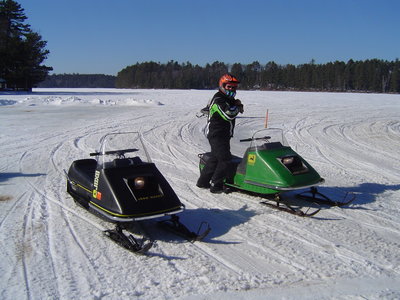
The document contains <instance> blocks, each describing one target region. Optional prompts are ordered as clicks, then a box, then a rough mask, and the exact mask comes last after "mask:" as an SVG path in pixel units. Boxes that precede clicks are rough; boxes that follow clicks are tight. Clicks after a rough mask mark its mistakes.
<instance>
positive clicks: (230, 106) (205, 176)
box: [197, 91, 239, 188]
mask: <svg viewBox="0 0 400 300" xmlns="http://www.w3.org/2000/svg"><path fill="white" fill-rule="evenodd" d="M238 113H239V107H237V106H236V105H235V99H234V98H230V97H227V96H226V95H225V94H223V93H221V92H220V91H218V92H217V93H216V94H215V95H214V97H213V99H212V100H211V104H210V108H209V116H208V123H207V138H208V141H209V143H210V146H211V157H210V159H209V160H208V161H207V164H206V165H205V167H204V168H203V170H202V171H201V173H200V178H199V180H198V181H197V183H198V185H201V186H207V185H208V184H209V182H210V180H211V182H212V184H213V186H216V187H221V188H222V186H223V182H224V179H225V177H226V175H227V172H228V169H229V167H230V163H231V157H232V155H231V151H230V139H231V137H232V136H233V130H234V127H235V119H236V116H237V115H238Z"/></svg>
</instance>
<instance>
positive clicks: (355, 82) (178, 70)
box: [115, 59, 400, 93]
mask: <svg viewBox="0 0 400 300" xmlns="http://www.w3.org/2000/svg"><path fill="white" fill-rule="evenodd" d="M226 72H231V73H232V74H234V75H236V76H237V77H238V78H239V79H240V80H241V84H240V88H241V89H248V90H252V89H261V90H296V91H305V90H311V91H338V92H346V91H357V92H377V93H400V61H399V60H398V59H396V60H395V61H386V60H380V59H370V60H364V61H353V60H352V59H351V60H349V61H348V62H346V63H345V62H342V61H335V62H329V63H325V64H316V63H315V61H314V60H312V61H311V62H310V63H307V64H301V65H297V66H295V65H291V64H287V65H278V64H277V63H275V62H273V61H272V62H268V63H267V64H265V65H262V64H260V63H259V62H258V61H255V62H253V63H251V64H247V65H246V64H239V63H234V64H232V65H229V64H225V63H222V62H218V61H217V62H214V63H212V64H207V65H206V66H205V67H201V66H199V65H192V64H191V63H190V62H186V63H181V64H179V63H178V62H176V61H170V62H168V63H165V64H162V63H156V62H143V63H136V64H135V65H132V66H128V67H126V68H124V69H123V70H121V71H120V72H119V73H118V75H117V77H116V81H115V87H117V88H160V89H210V88H215V87H216V86H217V85H218V79H219V77H220V76H221V75H222V74H224V73H226Z"/></svg>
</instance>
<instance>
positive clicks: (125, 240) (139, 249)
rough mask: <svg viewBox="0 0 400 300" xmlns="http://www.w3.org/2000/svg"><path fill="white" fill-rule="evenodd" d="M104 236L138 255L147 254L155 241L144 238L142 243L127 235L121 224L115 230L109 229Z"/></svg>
mask: <svg viewBox="0 0 400 300" xmlns="http://www.w3.org/2000/svg"><path fill="white" fill-rule="evenodd" d="M104 234H105V235H106V236H107V237H109V238H110V239H111V240H113V241H114V242H116V243H117V244H118V245H120V246H122V247H124V248H125V249H127V250H129V251H131V252H134V253H136V254H145V253H146V252H147V251H148V250H149V249H150V248H151V247H152V246H153V244H154V241H152V240H148V239H146V238H143V239H142V240H141V241H140V242H139V241H138V240H137V239H136V238H135V237H134V236H133V235H132V234H129V235H125V234H124V233H123V231H122V227H121V225H120V224H117V225H116V226H115V229H108V230H105V231H104Z"/></svg>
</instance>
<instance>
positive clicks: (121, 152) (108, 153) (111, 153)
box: [89, 148, 139, 156]
mask: <svg viewBox="0 0 400 300" xmlns="http://www.w3.org/2000/svg"><path fill="white" fill-rule="evenodd" d="M136 151H139V149H136V148H132V149H123V150H112V151H106V152H105V153H104V155H113V154H116V155H118V156H122V155H124V154H125V153H128V152H136ZM89 155H90V156H99V155H103V153H101V152H93V153H90V154H89Z"/></svg>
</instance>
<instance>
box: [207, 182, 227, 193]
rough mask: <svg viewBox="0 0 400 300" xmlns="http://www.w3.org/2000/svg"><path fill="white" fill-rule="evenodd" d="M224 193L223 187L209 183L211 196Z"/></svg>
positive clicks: (219, 184) (220, 184)
mask: <svg viewBox="0 0 400 300" xmlns="http://www.w3.org/2000/svg"><path fill="white" fill-rule="evenodd" d="M223 191H224V186H223V184H222V183H214V182H211V186H210V192H211V193H213V194H221V193H222V192H223Z"/></svg>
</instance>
